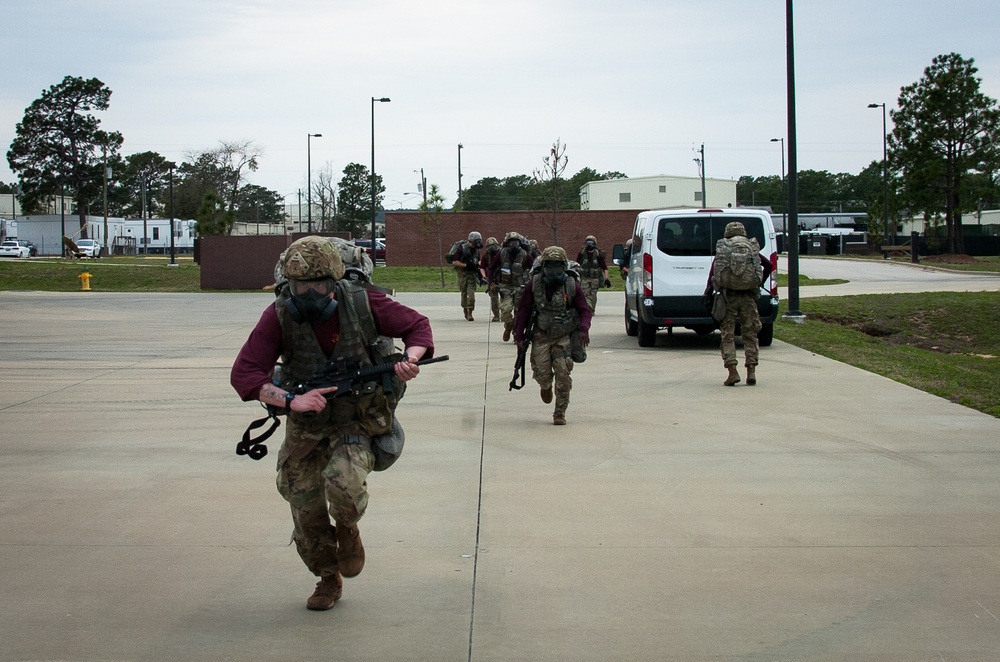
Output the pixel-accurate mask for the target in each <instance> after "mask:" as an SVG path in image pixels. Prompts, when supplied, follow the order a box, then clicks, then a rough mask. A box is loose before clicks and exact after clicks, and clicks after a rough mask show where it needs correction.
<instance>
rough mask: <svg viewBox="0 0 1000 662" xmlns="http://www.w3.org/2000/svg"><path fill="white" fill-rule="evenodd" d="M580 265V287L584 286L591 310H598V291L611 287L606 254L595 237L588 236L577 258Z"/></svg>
mask: <svg viewBox="0 0 1000 662" xmlns="http://www.w3.org/2000/svg"><path fill="white" fill-rule="evenodd" d="M576 261H577V263H579V265H580V285H582V286H583V293H584V295H585V296H586V297H587V303H588V304H589V305H590V309H591V310H594V311H596V310H597V290H599V289H600V288H601V286H602V285H603V286H604V287H611V281H610V280H609V279H608V263H607V261H606V260H605V259H604V252H603V251H600V250H598V248H597V238H596V237H595V236H594V235H592V234H591V235H587V238H586V239H585V240H584V242H583V250H581V251H580V254H579V255H578V256H577V257H576Z"/></svg>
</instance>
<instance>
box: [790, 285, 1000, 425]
mask: <svg viewBox="0 0 1000 662" xmlns="http://www.w3.org/2000/svg"><path fill="white" fill-rule="evenodd" d="M803 304H804V305H803V306H802V308H803V312H804V313H805V314H806V322H805V323H804V324H796V323H794V322H790V321H785V320H783V319H781V318H779V320H778V322H777V323H776V324H775V325H774V334H775V337H776V338H778V339H780V340H783V341H785V342H788V343H790V344H793V345H796V346H798V347H801V348H803V349H807V350H809V351H811V352H815V353H817V354H821V355H823V356H827V357H829V358H832V359H835V360H837V361H842V362H844V363H847V364H849V365H853V366H856V367H858V368H862V369H864V370H867V371H869V372H874V373H876V374H879V375H882V376H884V377H888V378H889V379H892V380H895V381H897V382H900V383H903V384H907V385H909V386H912V387H914V388H918V389H920V390H923V391H927V392H928V393H933V394H935V395H938V396H941V397H943V398H947V399H948V400H951V401H952V402H956V403H958V404H961V405H964V406H966V407H971V408H973V409H977V410H979V411H982V412H985V413H987V414H990V415H991V416H996V417H1000V380H998V379H997V377H998V375H1000V326H998V325H997V324H996V320H997V318H998V317H1000V296H998V295H997V293H996V292H924V293H917V294H866V295H858V296H847V297H818V298H809V299H807V300H804V301H803Z"/></svg>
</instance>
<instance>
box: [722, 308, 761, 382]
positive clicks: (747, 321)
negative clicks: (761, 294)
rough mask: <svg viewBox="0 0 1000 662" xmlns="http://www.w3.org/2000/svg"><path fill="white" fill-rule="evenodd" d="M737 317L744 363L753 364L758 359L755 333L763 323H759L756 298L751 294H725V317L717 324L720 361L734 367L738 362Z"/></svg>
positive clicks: (728, 366) (755, 363) (758, 353)
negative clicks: (719, 338) (720, 351)
mask: <svg viewBox="0 0 1000 662" xmlns="http://www.w3.org/2000/svg"><path fill="white" fill-rule="evenodd" d="M737 319H739V322H740V333H741V334H742V337H743V353H744V354H745V355H746V363H745V364H744V365H747V366H755V365H757V363H758V362H759V359H760V352H759V348H758V346H757V334H758V333H759V332H760V330H761V327H762V326H763V325H762V324H761V323H760V313H758V312H757V300H756V299H755V298H754V297H753V295H752V294H727V295H726V317H725V318H724V319H723V320H722V322H721V323H720V324H719V329H720V330H721V331H722V362H723V364H724V365H725V366H726V367H727V368H735V367H736V365H737V364H738V363H739V361H738V360H737V359H736V320H737Z"/></svg>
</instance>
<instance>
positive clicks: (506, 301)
mask: <svg viewBox="0 0 1000 662" xmlns="http://www.w3.org/2000/svg"><path fill="white" fill-rule="evenodd" d="M523 291H524V288H523V287H517V288H514V287H504V286H503V285H501V286H500V321H501V322H503V328H505V329H513V328H514V311H515V310H517V305H518V304H519V303H520V302H521V293H522V292H523Z"/></svg>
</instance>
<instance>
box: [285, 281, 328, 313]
mask: <svg viewBox="0 0 1000 662" xmlns="http://www.w3.org/2000/svg"><path fill="white" fill-rule="evenodd" d="M288 284H289V290H290V292H291V296H290V297H289V298H288V300H287V301H286V302H285V308H286V309H287V310H288V314H289V315H291V316H292V319H293V320H294V321H296V322H298V323H299V324H304V323H309V322H326V321H327V320H329V319H330V318H331V317H333V313H334V311H336V310H337V300H336V299H334V298H333V297H332V296H330V295H331V294H332V293H333V279H331V278H324V279H322V280H306V281H299V280H290V281H288Z"/></svg>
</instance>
